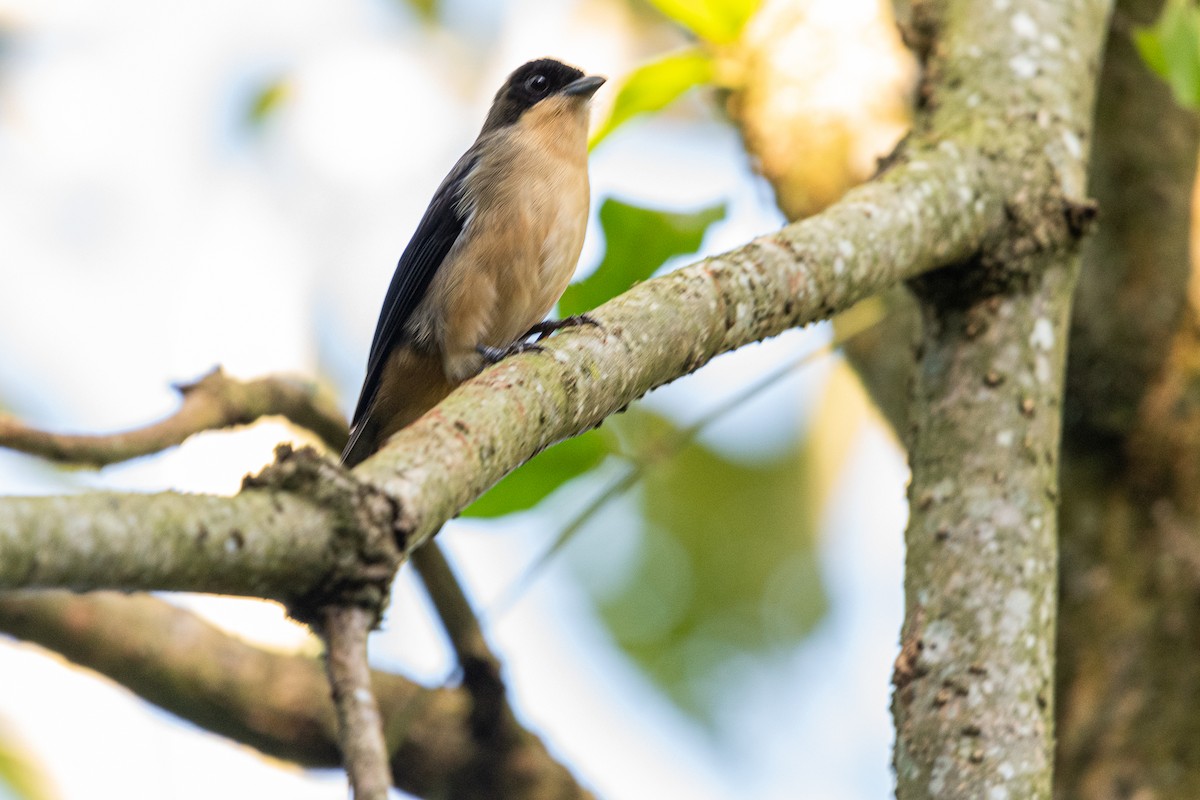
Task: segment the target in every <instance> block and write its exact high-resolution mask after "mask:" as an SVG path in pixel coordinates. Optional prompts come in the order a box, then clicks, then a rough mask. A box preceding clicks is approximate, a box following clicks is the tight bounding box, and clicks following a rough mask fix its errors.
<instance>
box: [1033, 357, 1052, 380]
mask: <svg viewBox="0 0 1200 800" xmlns="http://www.w3.org/2000/svg"><path fill="white" fill-rule="evenodd" d="M1033 376H1034V377H1035V378H1037V379H1038V383H1049V382H1050V379H1051V378H1052V377H1053V375H1052V370H1051V369H1050V359H1049V358H1047V357H1046V356H1044V355H1039V356H1038V357H1037V358H1035V359H1034V361H1033Z"/></svg>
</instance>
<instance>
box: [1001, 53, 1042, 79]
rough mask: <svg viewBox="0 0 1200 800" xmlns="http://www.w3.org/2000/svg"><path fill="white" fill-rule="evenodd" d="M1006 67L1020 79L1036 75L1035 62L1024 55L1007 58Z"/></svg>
mask: <svg viewBox="0 0 1200 800" xmlns="http://www.w3.org/2000/svg"><path fill="white" fill-rule="evenodd" d="M1008 68H1009V69H1011V70H1012V71H1013V74H1014V75H1016V76H1017V77H1018V78H1020V79H1021V80H1029V79H1030V78H1032V77H1033V76H1034V75H1037V63H1036V62H1035V61H1034V60H1033V59H1032V58H1030V57H1029V56H1026V55H1020V54H1018V55H1015V56H1013V57H1012V58H1010V59H1009V60H1008Z"/></svg>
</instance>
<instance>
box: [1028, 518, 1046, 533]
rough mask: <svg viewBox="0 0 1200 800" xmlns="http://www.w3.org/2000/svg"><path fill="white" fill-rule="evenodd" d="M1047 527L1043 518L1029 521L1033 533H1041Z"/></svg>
mask: <svg viewBox="0 0 1200 800" xmlns="http://www.w3.org/2000/svg"><path fill="white" fill-rule="evenodd" d="M1045 525H1046V523H1045V522H1043V521H1042V518H1041V517H1031V518H1030V520H1029V529H1030V530H1033V531H1040V530H1041V529H1042V528H1043V527H1045Z"/></svg>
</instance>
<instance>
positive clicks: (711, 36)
mask: <svg viewBox="0 0 1200 800" xmlns="http://www.w3.org/2000/svg"><path fill="white" fill-rule="evenodd" d="M650 4H651V5H653V6H654V7H655V8H657V9H658V10H659V11H661V12H662V13H663V14H664V15H665V16H667V17H669V18H671V19H672V20H674V21H675V22H678V23H679V24H680V25H682V26H683V27H685V28H687V29H688V30H690V31H691V32H692V33H694V34H696V35H697V36H699V37H700V38H701V39H706V40H707V41H710V42H714V43H716V44H728V43H729V42H732V41H733V40H734V39H736V38H737V37H738V35H739V34H740V33H741V32H742V28H744V27H745V25H746V21H747V20H749V19H750V17H752V16H753V15H754V12H755V11H756V10H758V4H759V0H650Z"/></svg>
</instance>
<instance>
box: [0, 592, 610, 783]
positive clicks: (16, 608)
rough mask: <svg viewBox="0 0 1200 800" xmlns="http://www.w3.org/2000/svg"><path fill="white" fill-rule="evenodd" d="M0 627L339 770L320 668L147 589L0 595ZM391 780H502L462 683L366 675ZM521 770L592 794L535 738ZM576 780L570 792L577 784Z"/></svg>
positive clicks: (287, 755) (211, 726)
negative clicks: (487, 769) (480, 739)
mask: <svg viewBox="0 0 1200 800" xmlns="http://www.w3.org/2000/svg"><path fill="white" fill-rule="evenodd" d="M0 631H4V632H6V633H8V634H10V635H13V636H17V637H19V638H21V639H24V640H27V641H30V642H36V643H38V644H40V645H42V646H43V647H47V648H49V649H51V650H54V651H55V652H58V653H61V654H62V655H63V656H65V657H66V658H68V659H70V660H71V661H72V662H74V663H76V664H80V665H82V666H85V667H88V668H89V669H93V670H95V671H97V672H100V673H101V674H103V675H106V676H108V677H109V678H111V679H113V680H115V681H117V682H119V683H121V684H122V685H124V686H126V687H128V688H129V689H130V690H132V691H134V692H136V693H137V694H139V695H140V696H142V697H144V698H146V699H147V700H149V701H150V702H152V703H155V704H156V705H158V706H159V707H161V708H163V709H165V710H167V711H169V712H171V713H173V714H176V715H178V716H179V717H181V718H183V719H187V720H190V721H192V722H194V723H196V724H197V725H200V726H202V727H204V728H206V729H207V730H210V731H213V732H215V733H218V734H221V735H223V736H228V737H230V738H231V739H234V740H236V741H239V742H244V743H246V744H248V745H250V746H251V747H254V748H255V749H257V750H259V751H260V752H262V753H265V754H267V755H270V756H274V757H276V758H282V759H286V760H288V761H292V762H295V763H297V764H300V765H303V766H307V767H323V768H329V767H336V766H338V765H339V763H340V762H339V754H338V744H337V737H336V733H335V731H336V720H335V717H334V709H333V706H332V705H331V703H330V700H329V691H328V685H327V683H326V680H325V676H324V675H323V674H322V670H321V665H320V663H319V662H318V661H317V660H316V659H313V658H309V657H305V656H300V655H284V654H279V653H271V652H268V651H265V650H262V649H260V648H257V647H253V646H251V645H248V644H246V643H245V642H242V641H240V640H238V639H235V638H234V637H232V636H229V635H228V634H225V633H222V632H221V631H219V630H218V629H216V628H215V627H213V626H212V625H210V624H209V623H207V622H205V621H204V620H202V619H201V618H199V617H198V616H196V615H195V614H192V613H191V612H189V611H185V610H183V609H179V608H176V607H174V606H171V605H168V604H167V603H164V602H163V601H161V600H158V599H156V598H153V597H149V596H146V595H133V596H126V595H121V594H117V593H112V592H97V593H93V594H87V595H75V594H71V593H69V592H19V593H6V594H2V595H0ZM371 679H372V685H373V686H374V689H375V694H376V696H377V697H378V698H379V706H380V711H381V713H382V715H383V719H384V729H385V730H386V732H387V740H388V751H389V752H390V753H391V768H392V772H393V775H394V778H395V782H396V786H397V787H399V788H400V789H403V790H404V791H406V792H409V793H412V794H415V795H418V796H422V797H443V796H447V793H448V791H449V790H450V787H452V786H455V787H460V788H461V787H463V786H464V785H468V786H469V785H470V784H471V782H472V781H478V782H480V783H479V784H478V786H479V793H478V794H477V795H476V796H481V797H482V796H486V794H484V790H485V788H486V787H490V786H492V785H494V782H495V780H496V779H495V777H494V776H488V775H486V774H481V773H479V772H478V771H475V770H473V769H471V768H470V767H471V766H472V765H476V764H478V763H479V761H480V758H481V755H480V753H479V752H478V746H477V745H476V744H475V742H474V739H473V736H472V734H471V731H470V726H469V722H468V717H469V711H470V702H469V700H468V698H467V697H466V695H465V693H464V692H463V691H462V690H458V689H425V688H422V687H421V686H418V685H417V684H415V683H412V682H411V681H408V680H405V679H404V678H401V677H399V676H396V675H389V674H387V673H382V672H375V673H373V674H372V676H371ZM522 741H523V743H524V747H523V748H522V750H521V753H520V756H521V759H522V761H521V764H520V767H519V768H520V769H523V770H524V774H525V775H526V777H527V779H528V783H529V785H531V786H534V787H539V789H540V791H537V792H534V791H531V792H530V793H528V794H513V795H509V796H510V797H514V798H531V799H536V800H541V798H564V799H565V798H581V799H582V798H587V797H590V795H589V794H587V793H586V792H584V791H583V790H582V789H579V787H578V785H577V784H575V782H574V780H573V779H572V778H571V776H570V774H569V773H568V772H567V771H566V770H565V769H564V768H563V767H562V766H561V765H559V764H558V763H556V762H555V761H554V760H553V759H552V758H551V757H550V755H549V754H548V753H547V752H546V749H545V747H544V746H543V745H542V744H541V742H540V741H538V740H537V739H536V738H534V737H533V736H531V735H529V734H524V735H523V738H522ZM570 787H574V789H573V790H572V789H571V788H570Z"/></svg>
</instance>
